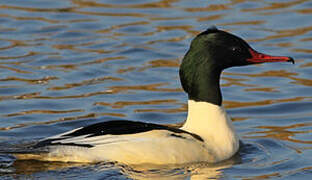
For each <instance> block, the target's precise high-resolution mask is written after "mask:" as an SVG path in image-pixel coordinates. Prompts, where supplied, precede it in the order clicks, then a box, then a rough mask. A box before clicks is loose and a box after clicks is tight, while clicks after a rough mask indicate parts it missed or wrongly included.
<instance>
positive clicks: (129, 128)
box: [15, 27, 294, 165]
mask: <svg viewBox="0 0 312 180" xmlns="http://www.w3.org/2000/svg"><path fill="white" fill-rule="evenodd" d="M264 62H293V63H294V60H293V58H291V57H285V56H270V55H266V54H262V53H259V52H257V51H255V50H254V49H252V48H251V47H250V46H249V45H248V44H247V43H246V42H245V41H244V40H243V39H241V38H239V37H237V36H235V35H233V34H230V33H228V32H225V31H222V30H218V29H217V28H215V27H214V28H209V29H207V30H206V31H204V32H202V33H200V34H198V35H197V36H196V37H195V38H194V39H193V41H192V42H191V46H190V49H189V50H188V52H187V53H186V55H185V56H184V58H183V60H182V64H181V66H180V71H179V74H180V80H181V83H182V87H183V89H184V91H185V92H186V93H187V94H188V115H187V120H186V122H185V124H184V125H183V126H182V127H181V128H173V127H168V126H165V125H158V124H152V123H144V122H136V121H120V120H119V121H108V122H102V123H97V124H93V125H90V126H86V127H81V128H78V129H74V130H72V131H69V132H66V133H63V134H60V135H56V136H52V137H48V138H46V139H44V140H42V141H40V142H38V143H37V144H36V145H35V146H34V147H32V150H33V151H36V150H38V153H31V154H15V155H16V157H17V158H20V159H26V158H27V159H39V160H47V161H71V162H101V161H114V162H115V161H117V162H120V163H124V164H142V163H148V164H158V165H160V164H184V163H194V162H210V163H215V162H219V161H222V160H226V159H228V158H230V157H232V156H233V155H234V154H235V153H236V152H237V151H238V149H239V138H238V136H237V134H236V133H235V130H234V128H233V125H232V121H231V119H230V118H229V116H228V115H227V113H226V111H225V109H224V108H223V107H222V95H221V91H220V82H219V81H220V75H221V72H222V71H223V70H224V69H226V68H229V67H234V66H244V65H249V64H258V63H264Z"/></svg>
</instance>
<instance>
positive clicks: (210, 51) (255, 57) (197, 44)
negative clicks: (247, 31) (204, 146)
mask: <svg viewBox="0 0 312 180" xmlns="http://www.w3.org/2000/svg"><path fill="white" fill-rule="evenodd" d="M266 62H292V63H294V59H293V58H291V57H287V56H271V55H267V54H263V53H259V52H257V51H256V50H254V49H253V48H252V47H251V46H250V45H249V44H248V43H247V42H246V41H244V40H243V39H241V38H239V37H237V36H235V35H233V34H230V33H228V32H225V31H222V30H218V29H217V28H215V27H214V28H210V29H207V30H206V31H204V32H202V33H200V34H198V35H197V36H196V37H195V38H194V39H193V40H192V42H191V45H190V48H189V50H188V52H187V53H186V54H185V56H184V58H183V60H182V63H181V66H180V71H179V74H180V80H181V84H182V87H183V89H184V91H185V92H186V93H188V96H189V99H190V100H195V101H206V102H210V103H213V104H216V105H221V104H222V96H221V91H220V84H219V80H220V75H221V72H222V71H223V70H224V69H226V68H230V67H235V66H245V65H250V64H259V63H266Z"/></svg>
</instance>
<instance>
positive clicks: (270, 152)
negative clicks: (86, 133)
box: [0, 0, 312, 179]
mask: <svg viewBox="0 0 312 180" xmlns="http://www.w3.org/2000/svg"><path fill="white" fill-rule="evenodd" d="M311 16H312V2H311V1H308V0H287V1H282V0H271V1H269V0H266V1H265V0H257V1H255V0H232V1H225V0H220V1H187V0H160V1H147V0H132V1H120V0H63V1H52V0H45V1H44V0H27V1H23V0H2V1H0V109H1V111H0V117H1V118H0V122H1V124H0V149H1V150H6V149H7V148H11V147H23V146H25V144H28V143H33V142H36V141H37V140H38V139H41V138H43V137H46V136H50V135H54V134H57V133H61V132H64V131H67V130H70V129H73V128H77V127H80V126H85V125H88V124H92V123H95V122H100V121H106V120H110V119H130V120H137V121H145V122H153V123H160V124H181V123H182V122H183V121H184V120H185V118H186V98H187V97H186V94H185V93H183V91H182V89H181V86H180V82H179V78H178V66H179V63H180V60H181V58H182V57H183V55H184V53H185V52H186V50H187V49H188V46H189V44H190V41H191V39H192V38H193V37H194V36H195V35H196V34H197V33H199V32H200V31H203V30H205V29H206V28H207V27H209V26H211V25H217V26H218V27H219V28H221V29H225V30H228V31H230V32H233V33H235V34H237V35H239V36H241V37H243V38H244V39H247V40H248V41H249V42H250V43H251V45H252V46H253V47H254V48H255V49H257V50H259V51H262V52H266V53H269V54H275V55H287V56H293V57H294V58H295V59H296V64H295V65H291V64H287V63H275V64H274V63H273V64H263V65H257V66H248V67H240V68H232V69H229V70H227V71H226V72H224V74H223V76H222V86H223V87H222V91H223V96H224V100H225V102H224V105H225V107H226V108H227V109H228V112H229V114H230V115H231V116H232V117H233V119H234V121H235V122H234V124H235V126H236V129H237V131H238V133H239V136H240V138H241V140H242V141H243V142H244V144H245V145H244V146H243V148H242V149H241V151H240V156H239V157H235V158H233V159H230V160H229V161H226V162H224V163H221V164H217V165H209V164H203V163H201V164H190V165H185V166H183V167H163V166H162V167H150V168H147V167H146V166H144V167H126V166H123V165H120V164H111V163H109V164H107V163H103V164H102V163H100V164H68V163H57V162H55V163H52V162H50V163H48V162H37V161H16V162H14V160H13V159H12V157H11V156H9V155H5V154H3V155H1V156H0V170H1V171H0V175H1V176H2V179H14V178H22V179H23V178H30V179H37V178H42V179H46V178H50V179H60V178H63V179H64V178H65V179H70V178H73V179H74V178H76V179H78V178H79V179H105V178H115V179H126V178H134V179H151V178H154V179H161V178H163V179H202V178H223V179H234V178H236V179H271V178H272V179H274V178H281V179H285V178H288V179H304V178H309V177H310V178H311V177H312V163H311V162H312V152H311V149H312V140H311V132H312V121H311V119H312V118H311V117H312V102H311V101H312V92H311V90H312V88H311V86H312V80H311V78H310V77H311V75H312V61H311V58H312V54H311V53H312V21H311ZM13 162H14V163H13Z"/></svg>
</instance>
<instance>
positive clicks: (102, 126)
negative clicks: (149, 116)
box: [35, 120, 204, 148]
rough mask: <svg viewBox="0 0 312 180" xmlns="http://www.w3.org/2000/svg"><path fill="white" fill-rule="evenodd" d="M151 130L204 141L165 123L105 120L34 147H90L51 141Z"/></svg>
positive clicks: (195, 135)
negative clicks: (184, 135)
mask: <svg viewBox="0 0 312 180" xmlns="http://www.w3.org/2000/svg"><path fill="white" fill-rule="evenodd" d="M152 130H167V131H171V132H173V133H176V134H177V133H182V134H183V133H186V134H189V135H191V136H193V137H194V138H195V139H197V140H199V141H204V140H203V139H202V138H201V137H200V136H198V135H197V134H193V133H190V132H187V131H184V130H181V129H178V128H173V127H168V126H165V125H160V124H152V123H145V122H138V121H120V120H118V121H107V122H101V123H96V124H92V125H89V126H86V127H83V128H80V129H77V130H76V131H74V132H70V133H65V134H63V135H62V136H60V137H58V138H55V139H46V140H44V141H41V142H39V143H38V144H37V145H36V146H35V147H36V148H38V147H43V146H47V145H78V146H85V147H92V146H90V145H84V144H74V143H70V144H60V143H53V141H57V140H62V139H67V138H71V137H77V136H85V135H86V138H88V137H94V136H103V135H108V134H109V135H127V134H135V133H142V132H147V131H152ZM176 134H173V136H175V137H179V136H177V135H176Z"/></svg>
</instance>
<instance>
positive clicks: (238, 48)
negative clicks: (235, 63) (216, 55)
mask: <svg viewBox="0 0 312 180" xmlns="http://www.w3.org/2000/svg"><path fill="white" fill-rule="evenodd" d="M231 51H233V52H242V49H241V48H240V47H231Z"/></svg>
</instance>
